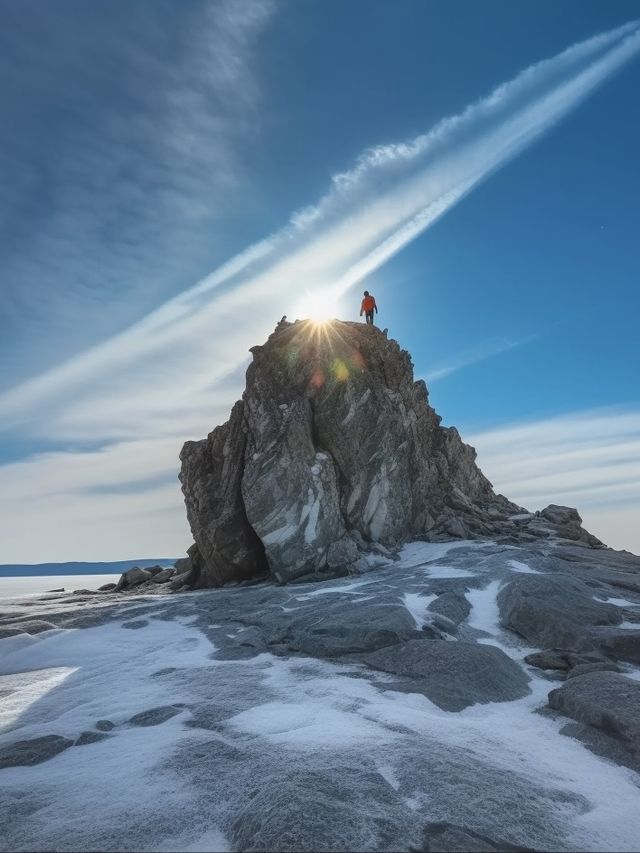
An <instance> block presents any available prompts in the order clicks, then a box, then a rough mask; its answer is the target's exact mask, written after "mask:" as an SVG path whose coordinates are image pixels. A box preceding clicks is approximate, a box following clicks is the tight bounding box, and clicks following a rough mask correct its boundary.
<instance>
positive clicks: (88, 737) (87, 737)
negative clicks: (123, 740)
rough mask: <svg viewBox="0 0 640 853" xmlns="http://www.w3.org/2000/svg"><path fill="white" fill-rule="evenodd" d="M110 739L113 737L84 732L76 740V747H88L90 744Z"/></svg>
mask: <svg viewBox="0 0 640 853" xmlns="http://www.w3.org/2000/svg"><path fill="white" fill-rule="evenodd" d="M108 737H111V735H108V734H106V733H105V732H82V734H81V735H80V737H79V738H78V739H77V740H76V746H86V745H87V744H89V743H98V742H99V741H101V740H105V739H106V738H108Z"/></svg>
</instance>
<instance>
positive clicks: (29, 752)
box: [0, 735, 73, 768]
mask: <svg viewBox="0 0 640 853" xmlns="http://www.w3.org/2000/svg"><path fill="white" fill-rule="evenodd" d="M70 746H73V741H72V740H70V739H69V738H65V737H61V736H60V735H45V736H44V737H36V738H31V739H30V740H18V741H15V743H10V744H8V745H7V746H2V747H0V768H3V767H19V766H24V765H32V764H41V763H42V762H43V761H49V759H50V758H53V757H54V756H56V755H58V754H59V753H61V752H64V750H65V749H68V748H69V747H70Z"/></svg>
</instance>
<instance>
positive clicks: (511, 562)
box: [509, 560, 541, 575]
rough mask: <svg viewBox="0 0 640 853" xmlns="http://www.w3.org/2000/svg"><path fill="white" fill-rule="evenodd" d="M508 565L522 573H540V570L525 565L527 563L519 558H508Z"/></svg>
mask: <svg viewBox="0 0 640 853" xmlns="http://www.w3.org/2000/svg"><path fill="white" fill-rule="evenodd" d="M509 565H510V566H511V568H512V569H513V571H514V572H522V573H524V574H532V575H539V574H541V572H538V571H537V570H536V569H532V568H531V566H529V565H527V563H522V562H521V561H520V560H509Z"/></svg>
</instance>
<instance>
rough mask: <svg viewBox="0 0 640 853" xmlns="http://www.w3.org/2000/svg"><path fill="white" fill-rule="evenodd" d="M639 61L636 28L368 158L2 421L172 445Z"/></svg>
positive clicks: (608, 36)
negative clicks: (300, 314)
mask: <svg viewBox="0 0 640 853" xmlns="http://www.w3.org/2000/svg"><path fill="white" fill-rule="evenodd" d="M639 51H640V26H639V25H638V22H631V23H629V24H627V25H625V26H623V27H620V28H618V29H616V30H614V31H612V32H609V33H605V34H602V35H598V36H596V37H594V38H592V39H589V40H588V41H586V42H582V43H580V44H577V45H574V46H572V47H570V48H569V49H567V50H566V51H564V52H563V53H561V54H559V55H558V56H556V57H554V58H552V59H548V60H545V61H543V62H540V63H538V64H536V65H533V66H531V67H530V68H527V69H526V70H525V71H523V72H521V73H520V74H519V75H518V76H517V77H516V78H514V79H513V80H512V81H510V82H508V83H505V84H504V85H502V86H500V87H498V88H497V89H496V90H495V91H494V92H493V93H491V94H490V95H489V96H488V97H487V98H485V99H483V100H481V101H479V102H478V103H476V104H474V105H472V106H470V107H468V108H467V109H466V110H465V111H464V112H463V113H462V114H460V115H458V116H455V117H452V118H448V119H445V120H444V121H442V122H440V123H439V124H438V125H437V126H436V127H435V128H434V129H433V130H431V131H430V132H429V133H427V134H425V135H422V136H419V137H418V138H416V139H414V140H412V141H410V142H406V143H402V144H399V145H388V146H382V147H378V148H372V149H370V150H368V151H366V152H365V153H364V154H363V155H362V156H361V157H360V158H359V160H358V161H357V163H356V165H355V167H354V168H353V169H352V170H351V171H348V172H345V173H343V174H340V175H337V176H336V177H334V179H333V182H332V189H331V191H330V192H329V193H328V194H327V195H326V196H325V197H324V198H322V199H321V200H320V201H319V202H318V204H316V205H315V206H313V207H310V208H307V209H305V210H303V211H300V212H298V213H296V214H294V216H292V218H291V221H290V223H289V224H288V225H287V226H286V227H285V228H284V229H283V230H282V231H280V232H278V233H276V234H274V235H272V236H270V237H268V238H267V239H265V240H264V241H262V242H261V243H259V244H257V245H255V246H252V247H250V248H248V249H247V250H246V251H245V252H243V253H242V254H240V255H238V256H237V257H235V258H233V259H231V260H230V261H229V262H228V263H226V264H225V265H224V266H222V267H221V268H220V269H218V270H216V271H215V272H214V273H212V274H211V275H210V276H208V277H207V278H206V279H204V280H203V281H201V282H199V283H198V284H197V285H196V286H194V287H193V288H191V289H190V290H188V291H186V292H184V293H183V294H181V295H180V296H178V297H176V298H175V299H172V300H170V301H169V302H167V303H166V304H165V305H163V306H162V307H161V308H159V309H158V310H156V311H154V312H153V313H152V314H150V315H149V316H148V317H146V318H145V319H144V320H142V321H141V322H140V323H137V324H136V325H135V326H133V327H131V328H130V329H128V330H126V331H125V332H123V333H121V334H119V335H117V336H115V337H114V338H112V339H111V340H110V341H108V342H106V343H104V344H102V345H100V346H97V347H95V348H94V349H92V350H89V351H88V352H86V353H84V354H83V355H81V356H80V357H78V358H75V359H73V360H72V361H70V362H68V363H66V364H63V365H62V366H60V367H58V368H56V369H54V370H51V371H49V372H47V373H44V374H42V375H40V376H38V377H36V378H34V379H32V380H30V381H28V382H26V383H24V384H22V385H21V386H18V387H17V388H14V389H12V390H10V391H9V392H7V393H5V394H4V395H2V396H1V397H0V417H1V418H2V422H3V423H4V424H5V425H6V426H11V425H14V426H17V425H18V424H20V423H27V424H30V428H31V429H33V430H35V431H37V430H38V417H39V412H41V410H42V409H43V407H44V408H45V409H46V410H47V412H48V414H49V418H48V423H47V430H48V434H49V435H52V434H53V435H56V434H57V435H59V436H61V437H67V438H68V437H73V438H75V439H83V438H85V437H86V436H87V435H91V437H92V438H93V439H94V440H95V438H96V436H103V437H104V438H112V439H113V438H129V437H132V436H135V435H136V434H143V433H146V432H148V430H149V429H152V430H155V429H157V431H158V434H163V433H166V431H167V429H168V427H169V425H170V424H171V423H173V422H174V420H175V417H176V415H177V414H180V415H181V417H185V416H186V419H187V422H188V421H189V414H190V413H192V414H193V415H194V421H196V422H197V421H198V419H199V417H200V414H201V413H202V400H203V395H206V394H207V393H208V392H209V401H210V400H211V397H210V389H211V388H212V386H215V384H216V383H217V382H218V381H220V380H222V379H224V377H225V376H226V375H228V374H229V373H230V372H232V371H233V370H234V368H237V366H238V364H239V363H240V362H241V361H242V359H243V357H244V354H245V353H246V350H247V348H248V347H249V346H250V345H251V344H252V343H254V342H255V341H256V340H260V339H261V338H263V337H264V335H265V333H266V332H267V331H268V330H269V329H270V328H271V327H272V326H273V322H274V320H275V319H277V318H278V316H279V315H281V314H283V313H287V314H289V315H291V314H292V313H293V314H294V315H295V314H296V313H297V308H298V307H299V305H300V293H301V290H308V291H309V292H311V293H315V294H316V295H318V296H319V297H320V298H321V299H322V300H323V301H327V300H334V301H336V300H338V299H339V298H340V297H341V296H343V295H344V294H345V292H346V291H347V290H348V289H349V288H350V287H351V286H353V285H354V284H356V283H357V282H358V281H360V280H361V279H362V278H364V277H365V276H366V275H368V274H370V273H371V272H372V271H373V270H375V269H377V268H378V267H379V266H380V265H382V264H384V263H385V262H386V261H387V260H388V259H389V258H391V257H392V256H393V255H394V254H396V253H397V252H398V251H400V250H401V249H402V248H403V247H404V246H405V245H407V243H409V242H410V241H411V240H413V239H415V238H416V237H417V236H418V235H419V234H421V233H422V232H424V230H425V229H426V228H428V227H429V226H430V225H431V224H432V223H433V222H435V221H436V220H437V219H438V218H439V217H440V216H442V215H443V214H444V213H445V212H446V211H448V210H449V209H450V208H451V207H452V206H453V205H455V204H456V203H457V202H458V201H460V200H461V199H462V198H464V196H465V195H466V194H467V193H468V192H470V191H471V190H472V189H473V188H474V187H476V186H477V185H478V184H479V183H480V182H481V181H483V180H485V179H486V178H487V177H488V176H489V175H490V174H491V173H493V172H494V171H496V170H497V169H498V168H500V167H501V166H503V165H504V164H506V163H507V162H509V161H510V160H511V159H512V158H513V157H515V156H516V155H517V154H519V153H520V152H522V151H523V150H524V149H525V148H527V147H528V146H529V145H531V144H532V143H533V142H535V141H536V140H537V139H538V138H540V136H541V135H542V134H544V133H545V132H547V131H548V130H550V129H551V128H552V127H553V126H554V125H555V124H556V123H557V122H558V121H559V120H560V119H562V118H563V117H564V116H565V115H566V114H567V113H568V112H570V111H571V110H572V109H575V108H576V107H577V106H578V105H579V104H580V103H581V102H582V101H583V100H584V99H585V98H586V97H588V95H590V94H591V93H592V92H593V91H594V90H595V89H596V88H597V87H598V86H600V85H602V84H603V83H604V82H605V81H606V80H607V79H608V78H609V77H611V75H613V74H614V73H615V72H616V71H618V70H619V69H620V68H621V67H622V66H623V65H624V64H625V63H626V62H628V61H629V60H630V59H632V58H633V57H635V56H636V55H637V54H638V52H639ZM182 422H183V424H184V421H182ZM209 423H210V420H209ZM194 425H195V424H194ZM203 425H204V422H203Z"/></svg>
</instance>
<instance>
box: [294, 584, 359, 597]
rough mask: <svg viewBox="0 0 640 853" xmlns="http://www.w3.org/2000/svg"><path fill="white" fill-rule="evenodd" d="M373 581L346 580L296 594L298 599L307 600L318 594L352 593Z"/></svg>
mask: <svg viewBox="0 0 640 853" xmlns="http://www.w3.org/2000/svg"><path fill="white" fill-rule="evenodd" d="M370 583H371V580H366V581H349V580H345V581H344V582H343V583H338V584H335V585H334V586H321V587H319V588H318V589H314V590H313V592H306V593H304V594H302V595H296V599H297V600H298V601H307V600H308V599H309V598H315V597H316V596H318V595H329V594H331V593H334V592H341V593H348V594H349V595H351V594H352V593H353V591H354V590H355V589H358V587H361V586H368V585H369V584H370Z"/></svg>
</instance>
